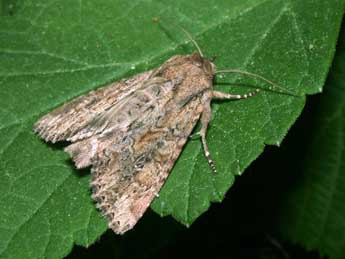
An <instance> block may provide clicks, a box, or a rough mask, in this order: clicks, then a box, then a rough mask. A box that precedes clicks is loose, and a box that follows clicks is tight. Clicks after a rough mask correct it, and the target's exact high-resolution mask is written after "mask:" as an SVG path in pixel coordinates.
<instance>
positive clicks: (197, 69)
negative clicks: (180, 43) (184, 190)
mask: <svg viewBox="0 0 345 259" xmlns="http://www.w3.org/2000/svg"><path fill="white" fill-rule="evenodd" d="M180 28H181V29H182V31H183V32H184V33H185V34H186V35H187V37H188V38H189V39H190V40H191V42H193V44H194V45H195V47H196V49H197V51H196V52H195V53H193V54H190V55H176V56H173V57H171V58H170V59H168V60H167V61H166V62H164V63H163V64H162V65H161V66H159V67H157V68H155V69H152V70H149V71H146V72H143V73H140V74H137V75H134V76H132V77H130V78H126V79H122V80H120V81H118V82H114V83H111V84H109V85H106V86H104V87H102V88H99V89H97V90H95V91H91V92H89V93H88V94H86V95H82V96H80V97H78V98H76V99H74V100H72V101H70V102H68V103H66V104H64V105H62V106H61V107H59V108H57V109H55V110H54V111H52V112H50V113H48V114H47V115H45V116H43V117H42V118H41V119H39V120H38V121H37V122H36V123H35V125H34V130H35V132H36V133H38V135H39V136H40V137H41V138H43V139H44V140H45V141H50V142H52V143H55V142H57V141H63V140H67V141H70V142H71V144H70V145H69V146H67V147H66V148H65V151H66V152H67V153H68V154H69V155H70V156H71V158H72V159H73V161H74V162H75V165H76V167H77V168H84V167H88V166H92V168H91V175H92V180H91V189H92V198H93V199H94V200H95V202H96V206H97V208H99V209H100V211H101V212H102V215H103V216H104V217H105V218H106V219H107V221H108V225H109V227H110V228H111V229H113V231H114V232H116V233H118V234H123V233H125V232H126V231H127V230H129V229H131V228H133V226H134V225H135V224H136V223H137V221H138V220H139V219H140V218H141V217H142V215H143V214H144V212H145V211H146V210H147V208H148V207H149V205H150V204H151V202H152V200H153V199H154V198H155V197H156V196H158V193H159V191H160V189H161V187H162V186H163V184H164V182H165V181H166V179H167V177H168V175H169V172H170V171H171V169H172V167H173V166H174V163H175V161H176V160H177V158H178V157H179V155H180V153H181V150H182V148H183V146H184V144H185V143H186V141H187V140H188V137H189V136H190V135H191V133H192V131H193V128H194V127H195V125H196V124H197V122H198V121H199V120H200V121H201V130H200V138H201V142H202V145H203V149H204V153H205V157H206V158H207V161H208V163H209V164H210V166H211V168H212V170H213V171H214V172H216V167H215V165H214V163H213V160H212V159H211V156H210V152H209V149H208V147H207V142H206V132H207V127H208V124H209V122H210V119H211V101H212V100H213V99H226V100H239V99H245V98H249V97H252V96H254V95H256V94H257V93H258V92H259V89H256V90H255V91H252V92H249V93H247V94H244V95H238V94H228V93H224V92H219V91H215V90H213V80H214V77H215V75H216V74H220V73H242V74H245V75H248V76H251V77H256V78H259V79H262V80H264V81H266V82H267V83H269V84H270V85H271V86H274V87H279V86H278V85H276V84H274V83H273V82H271V81H269V80H267V79H265V78H263V77H261V76H259V75H256V74H252V73H250V72H246V71H241V70H217V68H216V65H215V64H214V63H213V62H211V61H210V60H209V59H207V58H206V57H204V55H203V53H202V51H201V49H200V47H199V46H198V44H197V43H196V41H195V40H194V39H193V38H192V37H191V35H190V34H189V33H188V32H187V31H186V30H185V29H183V28H182V27H180Z"/></svg>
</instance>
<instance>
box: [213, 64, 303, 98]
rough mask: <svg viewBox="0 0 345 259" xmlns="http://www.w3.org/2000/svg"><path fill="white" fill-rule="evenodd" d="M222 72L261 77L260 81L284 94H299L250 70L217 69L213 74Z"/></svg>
mask: <svg viewBox="0 0 345 259" xmlns="http://www.w3.org/2000/svg"><path fill="white" fill-rule="evenodd" d="M223 73H234V74H235V73H236V74H243V75H246V76H249V77H252V78H256V79H261V80H262V81H264V82H266V83H268V84H270V85H271V86H272V87H273V88H277V89H279V90H280V91H282V92H283V93H286V94H289V95H292V96H299V95H296V94H295V93H293V92H291V91H289V90H288V89H286V88H284V87H282V86H280V85H278V84H276V83H274V82H272V81H271V80H268V79H267V78H265V77H263V76H260V75H258V74H254V73H251V72H248V71H244V70H239V69H225V70H218V71H216V72H215V73H214V74H223Z"/></svg>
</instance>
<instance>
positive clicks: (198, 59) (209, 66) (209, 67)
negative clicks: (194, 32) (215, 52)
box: [191, 52, 216, 77]
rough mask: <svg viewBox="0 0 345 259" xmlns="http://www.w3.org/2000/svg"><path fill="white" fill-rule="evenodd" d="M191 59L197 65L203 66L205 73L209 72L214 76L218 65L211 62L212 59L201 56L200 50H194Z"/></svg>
mask: <svg viewBox="0 0 345 259" xmlns="http://www.w3.org/2000/svg"><path fill="white" fill-rule="evenodd" d="M191 59H192V60H193V63H194V64H195V65H197V66H199V67H201V68H202V70H203V71H204V72H205V74H208V75H210V76H211V77H213V75H214V74H215V72H216V66H215V64H213V63H212V62H211V60H209V59H207V58H205V57H203V56H201V55H200V53H199V52H194V53H193V54H192V55H191Z"/></svg>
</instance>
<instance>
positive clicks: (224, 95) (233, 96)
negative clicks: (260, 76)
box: [212, 89, 260, 100]
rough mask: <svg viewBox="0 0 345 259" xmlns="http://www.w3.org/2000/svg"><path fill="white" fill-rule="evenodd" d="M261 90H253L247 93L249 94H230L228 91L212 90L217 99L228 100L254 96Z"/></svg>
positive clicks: (213, 96)
mask: <svg viewBox="0 0 345 259" xmlns="http://www.w3.org/2000/svg"><path fill="white" fill-rule="evenodd" d="M259 92H260V90H259V89H256V90H255V91H253V92H250V93H247V94H228V93H223V92H219V91H212V98H215V99H223V100H224V99H227V100H239V99H246V98H248V97H252V96H254V95H256V94H257V93H259Z"/></svg>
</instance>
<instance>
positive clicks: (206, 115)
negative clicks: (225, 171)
mask: <svg viewBox="0 0 345 259" xmlns="http://www.w3.org/2000/svg"><path fill="white" fill-rule="evenodd" d="M210 120H211V98H208V99H207V101H205V103H204V106H203V112H202V114H201V130H200V137H201V142H202V146H203V148H204V153H205V156H206V159H207V162H208V164H209V165H210V167H211V169H212V171H213V172H214V173H217V169H216V166H215V165H214V162H213V160H212V158H211V154H210V151H209V150H208V146H207V142H206V132H207V127H208V124H209V122H210Z"/></svg>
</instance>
